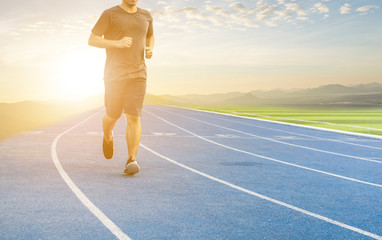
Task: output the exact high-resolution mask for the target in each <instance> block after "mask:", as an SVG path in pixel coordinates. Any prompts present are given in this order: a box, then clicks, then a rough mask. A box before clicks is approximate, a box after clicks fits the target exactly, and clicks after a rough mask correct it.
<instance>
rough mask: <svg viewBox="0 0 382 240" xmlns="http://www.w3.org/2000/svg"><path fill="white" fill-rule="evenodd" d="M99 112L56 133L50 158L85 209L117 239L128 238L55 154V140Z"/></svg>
mask: <svg viewBox="0 0 382 240" xmlns="http://www.w3.org/2000/svg"><path fill="white" fill-rule="evenodd" d="M101 112H103V110H101V111H98V112H96V113H94V114H93V115H91V116H90V117H88V118H86V119H85V120H83V121H81V122H79V123H77V124H76V125H74V126H73V127H71V128H69V129H67V130H66V131H64V132H62V133H60V134H59V135H57V137H56V138H55V139H54V140H53V143H52V146H51V155H52V160H53V163H54V165H55V166H56V168H57V171H58V172H59V173H60V175H61V177H62V179H64V181H65V183H66V184H67V185H68V186H69V188H70V189H71V190H72V191H73V193H74V194H75V195H76V196H77V198H78V199H79V200H80V201H81V203H82V204H83V205H85V207H86V208H87V209H89V211H90V212H91V213H93V214H94V216H96V217H97V218H98V220H100V221H101V223H102V224H103V225H105V227H106V228H107V229H109V230H110V232H112V233H113V234H114V235H115V236H116V237H117V238H118V239H120V240H130V238H129V237H128V236H127V235H126V234H125V233H124V232H122V230H121V229H120V228H119V227H118V226H117V225H115V224H114V223H113V222H112V221H111V220H110V219H109V218H108V217H107V216H106V215H105V214H104V213H103V212H102V211H101V210H100V209H99V208H97V206H96V205H94V204H93V203H92V202H91V201H90V199H89V198H87V197H86V195H85V194H84V193H83V192H82V191H81V190H80V189H79V188H78V187H77V185H76V184H75V183H74V182H73V180H72V179H71V178H70V177H69V175H68V174H67V173H66V172H65V170H64V168H63V167H62V165H61V163H60V159H59V158H58V156H57V142H58V140H59V139H60V138H61V137H62V136H64V135H65V134H66V133H68V132H70V131H71V130H73V129H74V128H76V127H78V126H80V125H81V124H83V123H85V122H87V121H88V120H90V119H91V118H93V117H95V116H96V115H98V114H99V113H101Z"/></svg>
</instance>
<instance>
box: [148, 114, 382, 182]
mask: <svg viewBox="0 0 382 240" xmlns="http://www.w3.org/2000/svg"><path fill="white" fill-rule="evenodd" d="M144 112H147V113H148V114H150V115H153V116H154V117H156V118H158V119H160V120H162V121H164V122H166V123H168V124H170V125H172V126H174V127H176V128H179V129H181V130H183V131H185V132H187V133H189V134H191V135H193V136H195V137H197V138H199V139H202V140H204V141H206V142H209V143H212V144H215V145H218V146H220V147H223V148H227V149H230V150H233V151H236V152H241V153H244V154H248V155H252V156H255V157H259V158H263V159H266V160H269V161H273V162H278V163H281V164H285V165H289V166H293V167H297V168H301V169H305V170H309V171H312V172H318V173H322V174H326V175H329V176H333V177H337V178H341V179H345V180H349V181H353V182H358V183H362V184H366V185H370V186H374V187H379V188H382V185H381V184H377V183H371V182H366V181H362V180H359V179H356V178H351V177H346V176H342V175H339V174H334V173H330V172H325V171H321V170H318V169H314V168H309V167H305V166H302V165H298V164H293V163H290V162H284V161H281V160H277V159H275V158H270V157H266V156H263V155H259V154H255V153H251V152H247V151H244V150H241V149H237V148H233V147H230V146H227V145H224V144H221V143H218V142H215V141H212V140H210V139H207V138H205V137H202V136H199V135H197V134H196V133H193V132H191V131H189V130H187V129H184V128H182V127H180V126H178V125H176V124H174V123H172V122H169V121H167V120H166V119H163V118H161V117H159V116H157V115H155V114H153V113H151V112H149V111H147V110H144Z"/></svg>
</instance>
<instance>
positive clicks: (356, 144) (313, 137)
mask: <svg viewBox="0 0 382 240" xmlns="http://www.w3.org/2000/svg"><path fill="white" fill-rule="evenodd" d="M191 110H193V109H191ZM207 113H213V112H207ZM226 116H227V115H226ZM230 116H234V117H237V116H236V115H230ZM204 117H208V118H212V119H217V120H220V121H221V120H223V121H226V122H233V123H238V124H241V125H246V126H251V127H255V128H260V129H267V130H271V131H276V132H282V133H288V134H293V135H297V136H303V137H308V138H312V139H318V140H324V141H331V142H339V143H343V144H348V145H353V146H358V147H364V148H371V149H378V150H382V148H381V147H374V146H368V145H363V144H359V143H351V142H345V141H341V140H337V139H329V138H321V137H316V136H311V135H306V134H301V133H295V132H290V131H285V130H280V129H275V128H268V127H260V126H256V125H254V124H249V123H244V122H240V121H234V120H231V119H225V118H217V117H212V116H208V115H204ZM252 120H257V119H255V118H252Z"/></svg>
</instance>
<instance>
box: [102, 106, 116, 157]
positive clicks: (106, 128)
mask: <svg viewBox="0 0 382 240" xmlns="http://www.w3.org/2000/svg"><path fill="white" fill-rule="evenodd" d="M117 120H118V118H112V117H110V116H109V115H107V113H106V114H105V115H104V116H103V118H102V128H103V142H102V150H103V155H104V156H105V158H106V159H111V158H112V157H113V155H114V143H113V128H114V126H115V123H116V122H117Z"/></svg>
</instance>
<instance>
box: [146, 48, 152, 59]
mask: <svg viewBox="0 0 382 240" xmlns="http://www.w3.org/2000/svg"><path fill="white" fill-rule="evenodd" d="M152 56H153V50H152V49H151V48H150V47H146V58H147V59H150V58H151V57H152Z"/></svg>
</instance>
